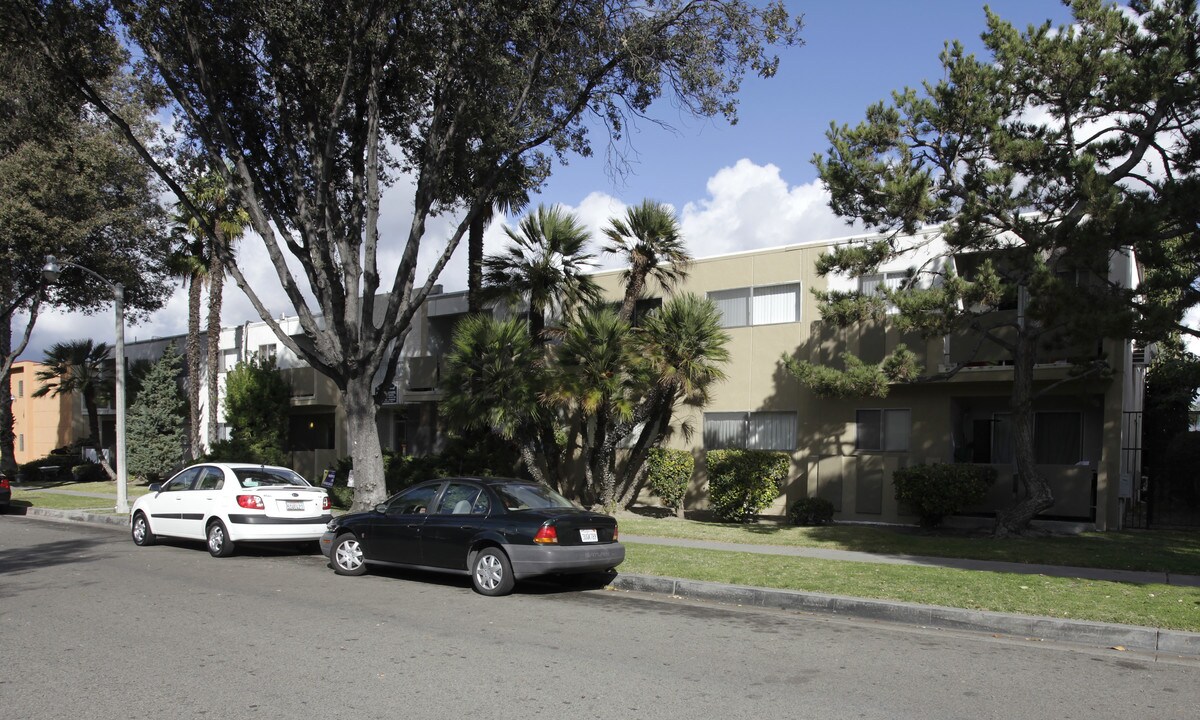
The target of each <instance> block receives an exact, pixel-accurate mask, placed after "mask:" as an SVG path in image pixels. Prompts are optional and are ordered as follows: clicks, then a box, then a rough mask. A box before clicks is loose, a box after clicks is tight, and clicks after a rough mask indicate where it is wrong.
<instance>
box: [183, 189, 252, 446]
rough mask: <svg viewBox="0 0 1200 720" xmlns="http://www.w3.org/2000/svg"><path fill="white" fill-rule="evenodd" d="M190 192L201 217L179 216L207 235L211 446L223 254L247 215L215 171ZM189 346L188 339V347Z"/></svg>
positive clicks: (195, 233) (210, 440)
mask: <svg viewBox="0 0 1200 720" xmlns="http://www.w3.org/2000/svg"><path fill="white" fill-rule="evenodd" d="M190 191H191V196H192V203H193V205H195V207H196V208H197V209H199V211H200V213H201V215H202V216H203V217H196V216H195V215H192V214H190V213H187V212H186V211H185V212H182V213H181V219H182V220H183V221H184V223H185V224H186V226H187V230H188V233H189V234H191V236H192V237H193V238H196V239H200V238H207V242H204V243H202V246H203V247H204V249H205V251H206V252H205V253H204V255H206V256H207V257H206V259H207V261H208V264H207V267H206V268H205V273H204V277H205V278H206V279H207V281H208V343H207V345H208V348H207V349H208V353H207V358H206V361H207V362H206V368H205V369H206V372H207V375H208V444H209V446H210V447H211V446H212V445H213V444H214V443H216V441H217V422H216V418H217V373H218V372H219V369H220V362H221V352H220V342H219V339H220V336H221V305H222V299H223V295H224V285H225V261H224V256H225V255H226V254H231V253H232V252H233V243H234V242H235V241H236V240H237V239H238V238H240V237H241V236H242V234H243V233H244V232H245V231H246V227H247V226H248V225H249V224H250V216H249V214H247V212H246V211H245V210H244V209H243V208H242V207H241V205H240V204H238V202H237V198H236V197H234V196H233V195H231V194H230V192H229V187H228V186H227V185H226V184H225V180H224V178H222V177H221V175H220V174H218V173H212V172H210V173H207V174H205V175H202V176H201V177H200V178H198V179H197V180H196V182H195V183H193V184H192V186H191V188H190ZM210 231H211V232H210ZM204 255H201V256H200V257H203V256H204ZM190 347H191V346H190V338H189V350H190ZM190 368H191V360H190V359H189V370H190Z"/></svg>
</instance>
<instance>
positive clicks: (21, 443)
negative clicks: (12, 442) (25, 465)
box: [17, 433, 25, 452]
mask: <svg viewBox="0 0 1200 720" xmlns="http://www.w3.org/2000/svg"><path fill="white" fill-rule="evenodd" d="M17 449H18V450H20V451H21V452H25V433H21V434H19V435H17Z"/></svg>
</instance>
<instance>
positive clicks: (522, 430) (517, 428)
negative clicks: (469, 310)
mask: <svg viewBox="0 0 1200 720" xmlns="http://www.w3.org/2000/svg"><path fill="white" fill-rule="evenodd" d="M540 360H541V351H540V349H539V348H537V347H536V346H535V345H534V344H533V343H532V342H531V341H530V337H529V328H528V327H527V326H526V324H525V322H524V321H522V320H521V319H519V318H512V319H508V320H497V319H495V318H492V317H491V316H489V315H469V316H467V317H466V318H464V319H463V320H461V321H460V322H459V323H458V325H457V326H456V327H455V328H454V337H453V339H452V341H451V346H450V351H449V353H448V354H447V357H446V377H445V378H444V384H445V386H446V387H449V388H453V391H452V392H450V393H448V394H447V396H446V398H445V400H443V402H442V405H441V407H440V410H439V412H440V413H441V415H442V417H443V418H444V419H445V420H446V422H447V424H448V425H449V426H451V427H453V428H456V429H458V430H460V431H468V432H469V431H479V430H482V431H486V432H490V433H492V434H494V435H496V436H497V437H499V438H500V439H502V440H504V441H505V442H508V443H511V444H512V445H513V446H515V447H516V449H517V451H518V453H519V454H520V456H521V460H522V461H523V462H524V463H525V465H526V467H527V468H528V469H529V472H530V474H532V475H533V476H534V478H535V479H537V480H539V481H541V482H544V483H547V484H549V485H550V486H552V487H556V488H557V487H559V485H560V477H559V475H560V473H559V461H560V460H561V456H562V453H561V452H560V449H559V447H558V444H557V443H554V444H553V445H550V446H547V445H544V444H543V443H542V432H541V430H542V428H543V427H544V426H546V425H547V424H548V423H549V422H551V421H552V420H553V414H552V412H551V411H550V410H549V409H548V408H546V407H545V405H543V404H542V402H541V399H540V397H539V395H540V393H541V392H543V390H544V389H545V387H546V383H547V377H546V371H545V369H544V367H543V365H542V363H541V362H540Z"/></svg>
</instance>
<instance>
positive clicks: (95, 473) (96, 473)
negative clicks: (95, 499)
mask: <svg viewBox="0 0 1200 720" xmlns="http://www.w3.org/2000/svg"><path fill="white" fill-rule="evenodd" d="M71 477H72V479H74V480H75V482H100V481H102V480H107V479H108V473H106V472H104V467H103V466H102V465H101V464H100V463H94V462H85V463H80V464H78V465H76V466H75V467H73V468H71Z"/></svg>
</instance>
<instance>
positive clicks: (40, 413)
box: [9, 360, 88, 465]
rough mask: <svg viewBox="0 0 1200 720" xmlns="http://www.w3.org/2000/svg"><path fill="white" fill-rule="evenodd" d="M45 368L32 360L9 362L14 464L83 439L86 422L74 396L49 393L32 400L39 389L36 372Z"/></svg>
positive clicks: (81, 405)
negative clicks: (56, 395) (10, 363)
mask: <svg viewBox="0 0 1200 720" xmlns="http://www.w3.org/2000/svg"><path fill="white" fill-rule="evenodd" d="M45 367H46V366H45V365H42V364H41V363H37V362H33V361H32V360H20V361H18V362H15V363H13V366H12V372H11V374H10V377H9V386H10V387H11V388H12V410H13V449H14V451H15V452H14V457H15V459H16V461H17V464H18V465H20V464H23V463H27V462H29V461H30V460H36V459H37V458H40V457H45V456H46V455H49V454H50V451H51V450H54V449H56V448H61V447H65V446H67V445H70V444H71V443H73V442H75V441H76V440H79V439H81V438H85V437H87V434H88V431H87V419H86V417H84V415H83V402H82V399H81V398H80V397H79V396H78V395H62V396H58V397H55V396H54V395H53V394H49V395H46V396H44V397H40V398H36V397H34V396H33V394H34V393H35V392H37V389H38V388H39V387H41V382H39V381H38V380H37V372H38V371H39V370H42V369H44V368H45Z"/></svg>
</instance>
